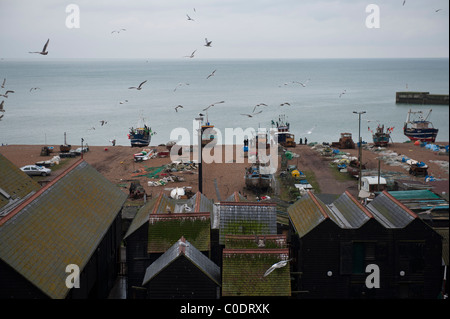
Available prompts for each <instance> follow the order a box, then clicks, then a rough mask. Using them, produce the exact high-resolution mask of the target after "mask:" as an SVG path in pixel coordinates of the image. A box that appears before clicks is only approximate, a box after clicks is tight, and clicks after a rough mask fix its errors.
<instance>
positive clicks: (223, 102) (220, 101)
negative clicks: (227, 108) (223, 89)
mask: <svg viewBox="0 0 450 319" xmlns="http://www.w3.org/2000/svg"><path fill="white" fill-rule="evenodd" d="M220 103H225V101H220V102H215V103H213V104H211V105H209V106H208V107H206V108H204V109H203V111H206V110H207V109H209V108H210V107H211V106H214V105H216V104H220Z"/></svg>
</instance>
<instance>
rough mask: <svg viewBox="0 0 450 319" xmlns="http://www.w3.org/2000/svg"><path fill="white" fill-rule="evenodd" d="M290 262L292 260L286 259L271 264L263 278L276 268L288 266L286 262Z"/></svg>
mask: <svg viewBox="0 0 450 319" xmlns="http://www.w3.org/2000/svg"><path fill="white" fill-rule="evenodd" d="M291 260H292V258H291V259H288V260H282V261H279V262H277V263H275V264H273V265H272V266H270V268H269V269H267V271H266V272H265V273H264V276H263V277H267V276H268V275H269V274H270V273H271V272H272V271H274V270H275V269H277V268H282V267H284V266H286V265H287V264H288V262H290V261H291Z"/></svg>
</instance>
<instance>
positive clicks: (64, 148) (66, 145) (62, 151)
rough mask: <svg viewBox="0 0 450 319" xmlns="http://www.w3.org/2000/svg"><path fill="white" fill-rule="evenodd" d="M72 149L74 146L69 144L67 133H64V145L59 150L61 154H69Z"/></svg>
mask: <svg viewBox="0 0 450 319" xmlns="http://www.w3.org/2000/svg"><path fill="white" fill-rule="evenodd" d="M71 148H72V146H71V145H70V144H67V140H66V132H64V144H63V145H60V146H59V150H60V151H61V153H67V152H69V151H70V149H71Z"/></svg>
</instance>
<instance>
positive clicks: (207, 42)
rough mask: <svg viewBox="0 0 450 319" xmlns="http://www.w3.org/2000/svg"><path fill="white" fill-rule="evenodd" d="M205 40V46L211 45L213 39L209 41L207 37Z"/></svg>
mask: <svg viewBox="0 0 450 319" xmlns="http://www.w3.org/2000/svg"><path fill="white" fill-rule="evenodd" d="M205 42H206V44H205V47H211V43H212V41H208V39H207V38H205Z"/></svg>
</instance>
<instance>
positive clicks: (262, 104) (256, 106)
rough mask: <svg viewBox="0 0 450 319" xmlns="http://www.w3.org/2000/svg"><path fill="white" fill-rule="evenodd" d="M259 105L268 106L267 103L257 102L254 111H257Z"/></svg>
mask: <svg viewBox="0 0 450 319" xmlns="http://www.w3.org/2000/svg"><path fill="white" fill-rule="evenodd" d="M258 106H267V104H264V103H259V104H256V105H255V107H254V108H253V113H255V110H256V108H257V107H258Z"/></svg>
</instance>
